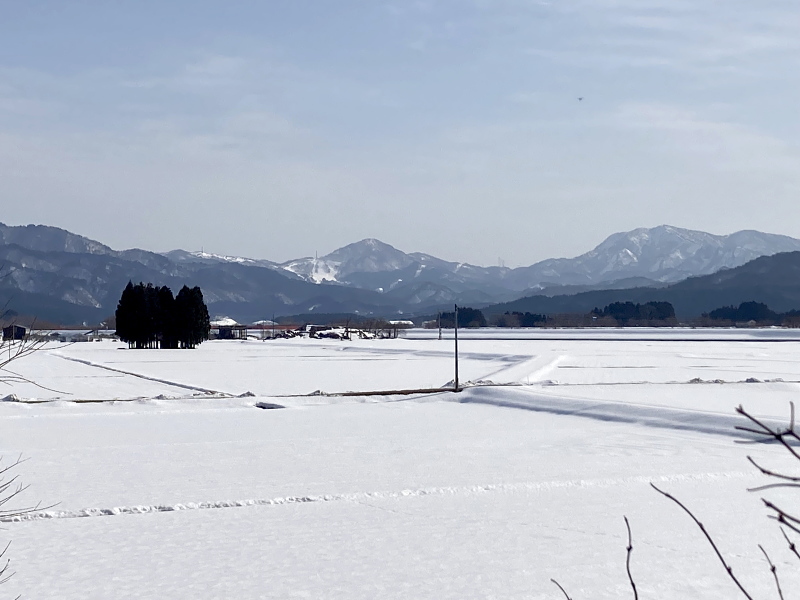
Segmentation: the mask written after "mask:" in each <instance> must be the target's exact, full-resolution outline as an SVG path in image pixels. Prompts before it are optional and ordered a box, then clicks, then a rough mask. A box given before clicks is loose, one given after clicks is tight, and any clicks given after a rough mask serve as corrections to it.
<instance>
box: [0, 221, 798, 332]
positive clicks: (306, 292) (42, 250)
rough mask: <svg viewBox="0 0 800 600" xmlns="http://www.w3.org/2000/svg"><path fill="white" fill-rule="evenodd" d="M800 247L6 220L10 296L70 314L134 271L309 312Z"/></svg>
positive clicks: (1, 285)
mask: <svg viewBox="0 0 800 600" xmlns="http://www.w3.org/2000/svg"><path fill="white" fill-rule="evenodd" d="M796 250H800V240H796V239H793V238H789V237H786V236H782V235H772V234H765V233H760V232H757V231H740V232H737V233H734V234H731V235H728V236H717V235H712V234H709V233H704V232H700V231H691V230H687V229H680V228H677V227H670V226H666V225H665V226H661V227H655V228H653V229H636V230H633V231H630V232H625V233H617V234H614V235H612V236H610V237H609V238H608V239H606V240H605V241H604V242H603V243H601V244H600V245H599V246H597V247H596V248H594V249H593V250H591V251H589V252H587V253H585V254H582V255H580V256H577V257H575V258H559V259H549V260H545V261H541V262H539V263H536V264H534V265H531V266H529V267H520V268H516V269H509V268H505V267H479V266H475V265H470V264H466V263H458V262H450V261H445V260H442V259H439V258H436V257H434V256H431V255H428V254H421V253H405V252H402V251H400V250H398V249H397V248H394V247H392V246H390V245H388V244H385V243H383V242H380V241H378V240H375V239H366V240H362V241H360V242H356V243H353V244H349V245H347V246H345V247H343V248H339V249H338V250H335V251H334V252H331V253H330V254H327V255H325V256H323V257H320V258H302V259H297V260H293V261H288V262H285V263H275V262H272V261H269V260H262V259H251V258H243V257H236V256H226V255H218V254H210V253H207V252H187V251H184V250H174V251H172V252H169V253H166V254H156V253H154V252H148V251H146V250H139V249H132V250H122V251H118V250H113V249H111V248H109V247H108V246H105V245H104V244H101V243H99V242H96V241H94V240H90V239H88V238H85V237H83V236H79V235H75V234H73V233H70V232H68V231H65V230H63V229H58V228H55V227H47V226H43V225H28V226H24V227H10V226H6V225H3V224H2V223H0V267H2V268H3V270H2V272H0V275H3V277H0V305H2V303H3V302H5V300H6V299H11V300H9V301H11V302H12V305H13V306H10V307H11V308H13V310H15V311H17V312H19V313H21V314H27V315H36V316H37V317H39V318H41V319H51V320H53V321H57V322H62V323H74V322H80V321H87V322H97V320H98V319H104V318H106V317H108V316H109V315H112V314H113V312H114V308H115V306H116V302H117V300H118V299H119V294H120V293H121V290H122V288H124V286H125V285H126V283H127V282H128V281H129V280H133V281H150V282H153V283H155V284H157V285H169V286H170V287H173V288H176V289H177V288H179V287H180V286H182V285H184V284H191V285H200V286H201V287H202V289H203V293H204V295H205V297H206V301H207V302H208V304H209V308H210V309H211V310H212V311H213V312H214V313H215V314H228V315H230V316H231V317H233V318H235V319H237V320H239V321H241V322H245V321H248V320H256V319H264V318H266V317H268V316H271V315H272V314H275V315H291V314H294V315H297V314H302V313H311V312H327V313H360V314H373V315H389V314H409V313H414V314H428V313H429V312H430V311H432V310H433V311H435V310H439V309H441V308H444V307H447V306H452V303H453V302H457V303H459V304H462V305H467V306H474V307H480V306H486V305H489V304H493V303H498V302H508V301H511V300H515V299H517V298H520V297H521V296H530V295H536V294H538V295H545V296H554V295H574V294H576V293H579V292H584V291H591V290H599V289H606V290H608V289H613V290H622V289H628V288H632V287H634V286H636V287H641V286H664V285H666V284H668V283H673V282H676V281H681V280H684V279H686V278H688V277H691V276H697V275H706V274H711V273H715V272H718V271H719V270H720V269H724V268H726V267H727V268H733V267H738V266H740V265H743V264H744V263H747V262H748V261H751V260H752V259H754V258H757V257H760V256H765V255H772V254H776V253H781V252H789V251H796Z"/></svg>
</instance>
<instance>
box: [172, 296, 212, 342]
mask: <svg viewBox="0 0 800 600" xmlns="http://www.w3.org/2000/svg"><path fill="white" fill-rule="evenodd" d="M175 315H176V318H175V325H176V333H177V338H178V341H179V342H180V346H181V348H194V347H196V346H197V345H198V344H200V343H201V342H203V341H205V340H207V339H208V338H209V335H210V333H211V319H210V318H209V316H208V308H207V307H206V303H205V302H204V300H203V292H202V291H201V290H200V288H199V287H197V286H195V287H193V288H189V287H188V286H185V285H184V286H183V287H182V288H181V290H180V291H179V292H178V295H177V296H176V297H175Z"/></svg>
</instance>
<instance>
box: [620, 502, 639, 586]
mask: <svg viewBox="0 0 800 600" xmlns="http://www.w3.org/2000/svg"><path fill="white" fill-rule="evenodd" d="M622 518H623V519H625V527H626V528H627V529H628V547H627V548H626V550H627V557H626V558H625V569H626V570H627V571H628V581H630V582H631V588H632V589H633V598H634V600H639V593H638V592H637V591H636V584H635V583H634V581H633V575H631V554H632V553H633V538H632V537H631V524H630V523H629V522H628V517H626V516H625V515H623V516H622Z"/></svg>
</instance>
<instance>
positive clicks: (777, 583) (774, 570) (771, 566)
mask: <svg viewBox="0 0 800 600" xmlns="http://www.w3.org/2000/svg"><path fill="white" fill-rule="evenodd" d="M758 547H759V548H760V549H761V552H763V553H764V558H766V559H767V563H768V564H769V570H770V571H771V572H772V576H773V577H774V578H775V586H776V587H777V588H778V598H780V599H781V600H783V592H782V591H781V582H780V580H779V579H778V568H777V567H776V566H775V565H774V564H773V563H772V561H771V560H770V558H769V554H767V551H766V550H764V546H762V545H761V544H759V545H758Z"/></svg>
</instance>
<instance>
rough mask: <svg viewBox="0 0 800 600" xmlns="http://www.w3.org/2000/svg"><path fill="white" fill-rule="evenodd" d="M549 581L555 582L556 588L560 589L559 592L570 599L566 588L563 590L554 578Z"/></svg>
mask: <svg viewBox="0 0 800 600" xmlns="http://www.w3.org/2000/svg"><path fill="white" fill-rule="evenodd" d="M550 581H552V582H553V583H555V584H556V585H557V586H558V589H560V590H561V593H562V594H564V596H566V598H567V600H572V598H570V597H569V594H568V593H567V590H565V589H564V588H563V587H561V584H560V583H558V582H557V581H556V580H555V579H551V580H550Z"/></svg>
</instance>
